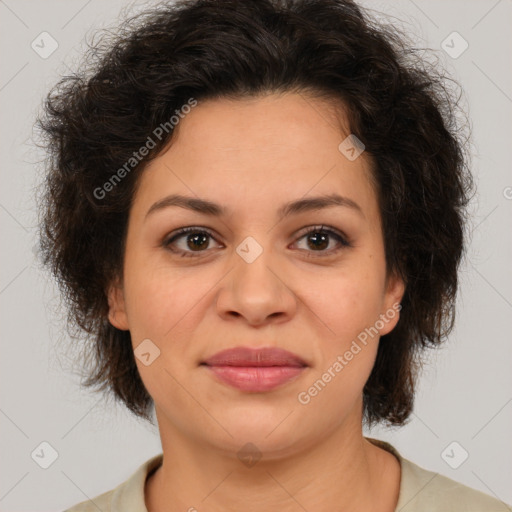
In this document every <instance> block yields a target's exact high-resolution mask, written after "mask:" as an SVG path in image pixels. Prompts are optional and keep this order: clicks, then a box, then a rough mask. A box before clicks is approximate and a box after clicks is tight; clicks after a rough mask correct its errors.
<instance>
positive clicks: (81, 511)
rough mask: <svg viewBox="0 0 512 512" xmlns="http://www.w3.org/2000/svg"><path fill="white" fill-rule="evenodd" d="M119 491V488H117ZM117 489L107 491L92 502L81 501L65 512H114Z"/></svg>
mask: <svg viewBox="0 0 512 512" xmlns="http://www.w3.org/2000/svg"><path fill="white" fill-rule="evenodd" d="M116 489H117V487H116ZM116 489H112V490H111V491H107V492H105V493H103V494H100V495H99V496H96V497H95V498H93V499H92V500H86V501H81V502H80V503H77V504H76V505H73V506H72V507H71V508H67V509H66V510H64V512H98V510H101V511H102V512H111V511H112V506H111V504H112V495H113V494H114V492H115V490H116Z"/></svg>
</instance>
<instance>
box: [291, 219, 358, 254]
mask: <svg viewBox="0 0 512 512" xmlns="http://www.w3.org/2000/svg"><path fill="white" fill-rule="evenodd" d="M302 239H305V240H306V244H307V247H309V248H312V249H313V250H312V251H308V250H307V249H306V251H307V252H309V253H315V252H317V253H320V254H308V255H307V256H308V257H317V256H326V255H331V254H333V253H336V252H338V251H339V250H340V249H342V248H343V247H351V245H350V243H349V242H348V240H347V238H346V237H345V236H344V235H342V234H341V233H339V232H338V231H334V230H332V229H328V228H326V227H324V226H314V227H313V228H309V230H308V231H306V232H305V234H303V236H301V237H300V238H299V241H300V240H302ZM333 239H334V240H335V241H336V242H337V243H338V247H334V248H331V249H329V250H325V249H326V248H327V247H329V245H330V241H331V240H333ZM297 243H298V242H297Z"/></svg>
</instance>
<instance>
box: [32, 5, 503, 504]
mask: <svg viewBox="0 0 512 512" xmlns="http://www.w3.org/2000/svg"><path fill="white" fill-rule="evenodd" d="M411 55H413V53H412V52H411V51H410V49H408V48H407V47H405V46H404V45H403V39H401V38H400V37H399V36H398V35H396V33H395V32H393V31H391V30H390V29H387V30H386V29H384V28H382V27H377V26H375V25H373V24H372V22H371V21H370V19H369V18H368V17H367V16H366V15H365V13H364V12H363V11H362V10H361V9H360V8H359V7H358V6H357V5H356V4H354V3H353V2H352V1H349V0H343V1H339V0H338V1H337V0H321V1H314V2H313V1H307V0H302V1H301V0H297V1H292V0H283V1H278V0H275V1H270V0H265V1H264V0H258V1H252V2H237V1H234V0H228V1H222V2H214V1H212V0H201V1H192V2H190V1H181V2H179V3H173V4H169V5H166V4H161V5H160V7H159V8H158V9H154V10H153V11H151V12H148V13H145V14H143V15H141V16H140V17H139V18H138V19H136V20H131V21H130V22H129V23H126V25H124V26H123V30H121V32H120V34H119V36H118V37H117V38H116V39H115V40H113V41H111V42H110V44H109V45H108V47H106V49H105V48H104V50H103V52H100V51H99V49H98V48H97V49H93V50H92V53H91V56H92V57H96V56H98V60H97V61H95V62H94V64H93V66H92V69H91V71H90V72H84V73H83V74H81V75H77V76H76V77H68V78H65V79H63V80H62V81H61V82H60V83H59V84H58V86H57V87H56V88H55V89H54V90H53V91H52V93H50V95H49V97H48V101H47V104H46V116H45V117H44V118H42V119H41V127H42V129H43V130H44V133H45V134H46V135H47V137H48V139H47V142H48V151H49V155H50V165H49V170H48V177H47V181H46V188H45V209H44V216H43V230H42V231H43V237H42V249H43V253H44V256H45V261H46V263H47V264H48V265H49V266H50V267H51V268H52V270H53V272H54V273H55V275H56V277H57V279H58V280H59V283H60V284H61V286H62V288H63V291H64V293H65V294H66V297H67V298H68V299H69V307H70V311H71V313H72V316H73V318H74V321H75V323H76V325H78V326H79V327H80V328H81V329H83V330H84V331H85V332H86V333H88V334H89V335H90V339H91V341H92V342H93V345H92V347H93V350H94V354H95V367H94V368H93V369H92V371H91V374H90V378H89V379H88V381H87V383H86V384H87V385H99V386H100V389H104V390H109V391H111V392H112V393H114V395H115V396H116V397H117V398H118V399H120V400H121V401H122V402H123V403H124V404H125V405H126V406H127V407H128V408H129V409H130V410H131V411H132V412H133V413H134V414H136V415H138V416H140V417H143V418H145V419H147V420H149V421H150V420H151V413H152V410H153V409H152V407H153V405H154V411H155V414H156V418H157V421H158V428H159V431H160V437H161V441H162V451H163V454H161V455H159V456H157V457H154V458H152V459H151V460H149V461H147V462H146V463H145V464H144V465H143V466H141V467H140V468H139V469H138V470H137V471H136V472H135V473H134V474H133V476H132V477H131V478H130V479H129V480H128V481H126V482H124V483H122V484H120V485H119V486H118V487H117V488H116V489H114V490H112V491H109V492H107V493H105V494H103V495H101V496H99V497H96V498H94V499H93V500H90V501H87V502H83V503H81V504H78V505H76V506H74V507H71V508H70V509H69V510H70V511H73V512H75V511H89V510H97V509H98V508H99V509H100V510H102V511H104V512H106V511H112V512H114V511H116V512H117V511H123V512H141V511H149V512H163V511H168V512H174V511H178V510H189V511H192V510H198V511H201V510H209V511H221V510H222V511H228V510H240V509H242V510H250V511H254V512H256V511H267V510H273V509H276V508H279V510H282V511H292V510H300V509H302V510H308V511H324V510H325V511H326V510H340V511H349V510H350V511H367V510H373V511H378V512H391V511H395V510H397V511H398V510H408V511H409V510H411V511H412V510H414V511H427V510H428V511H429V512H432V511H436V510H439V511H446V510H450V511H459V510H460V511H462V510H465V511H466V510H472V511H477V510H478V511H481V510H486V511H494V510H496V511H498V510H504V509H506V508H505V507H506V506H505V505H504V504H503V503H502V502H499V501H497V500H495V499H493V498H491V497H489V496H486V495H485V494H482V493H480V492H478V491H476V490H472V489H470V488H468V487H465V486H463V485H461V484H459V483H457V482H454V481H452V480H450V479H448V478H445V477H443V476H441V475H439V474H435V473H432V472H429V471H427V470H425V469H423V468H420V467H419V466H417V465H415V464H414V463H412V462H410V461H408V460H406V459H404V458H402V457H401V456H400V454H399V453H398V452H397V451H396V450H395V449H394V448H393V447H392V446H391V445H389V444H387V443H383V442H380V441H377V440H374V439H368V438H365V437H364V436H363V434H362V425H363V422H366V424H368V425H373V424H376V423H379V422H383V423H387V424H390V425H402V424H404V422H405V421H406V420H407V418H408V417H409V416H410V414H411V412H412V407H413V398H414V386H415V380H416V369H417V367H418V362H419V356H420V355H421V351H422V349H423V348H424V347H426V346H428V345H430V346H437V345H439V344H440V343H441V342H442V341H443V340H444V338H445V337H446V335H447V334H448V332H449V331H450V329H451V327H452V325H453V306H454V300H455V296H456V291H457V268H458V264H459V261H460V258H461V255H462V253H463V249H464V222H463V221H464V206H465V205H466V204H467V201H468V193H469V190H470V187H471V177H470V174H469V172H468V165H467V160H466V155H465V147H464V145H463V143H462V139H461V138H460V137H459V135H458V133H457V130H456V127H455V121H454V119H455V118H454V116H453V112H452V110H453V106H454V105H453V104H452V100H451V98H450V96H449V94H448V91H447V89H446V88H445V86H444V85H443V81H442V78H443V77H442V76H441V77H440V76H439V75H436V72H435V70H433V69H428V70H427V69H426V67H425V66H424V65H423V63H422V62H421V61H420V60H413V59H412V57H411Z"/></svg>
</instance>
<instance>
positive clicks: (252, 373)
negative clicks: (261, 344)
mask: <svg viewBox="0 0 512 512" xmlns="http://www.w3.org/2000/svg"><path fill="white" fill-rule="evenodd" d="M201 364H202V365H204V366H206V368H207V369H208V370H210V371H211V372H212V373H213V374H214V375H215V376H216V377H217V378H218V379H219V380H220V381H222V382H224V383H226V384H228V385H230V386H232V387H235V388H237V389H240V390H242V391H248V392H264V391H270V390H272V389H275V388H277V387H279V386H282V385H284V384H285V383H287V382H289V381H291V380H292V379H295V378H296V377H298V376H299V375H300V374H301V373H302V372H303V371H304V370H305V369H306V368H307V366H308V365H307V364H306V362H305V361H304V360H303V359H301V358H300V357H299V356H297V355H296V354H293V353H291V352H288V351H287V350H283V349H280V348H273V347H270V348H261V349H252V348H248V347H236V348H232V349H228V350H223V351H221V352H218V353H217V354H214V355H213V356H211V357H210V358H208V359H207V360H206V361H204V362H203V363H201Z"/></svg>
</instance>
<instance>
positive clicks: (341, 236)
mask: <svg viewBox="0 0 512 512" xmlns="http://www.w3.org/2000/svg"><path fill="white" fill-rule="evenodd" d="M319 232H320V233H327V234H328V235H330V236H331V237H333V236H334V238H336V239H337V241H338V243H339V244H340V245H341V246H342V247H337V248H335V249H330V250H328V251H304V250H301V251H300V252H305V253H307V256H308V257H327V256H330V255H332V254H335V253H337V252H338V251H339V250H341V249H342V248H344V247H345V248H346V247H352V243H351V241H350V239H349V237H348V236H347V235H345V233H344V232H343V231H341V230H339V229H336V228H334V227H331V226H326V225H325V224H314V225H310V226H305V227H303V228H301V229H300V230H299V231H297V232H296V233H294V234H293V235H292V236H293V238H294V239H295V243H296V242H298V241H300V240H301V239H302V238H304V236H306V235H308V234H310V233H319ZM187 233H205V234H207V235H208V236H210V237H211V238H212V239H213V240H215V242H217V243H220V242H219V241H218V240H217V237H216V235H215V234H214V232H213V230H211V229H210V228H207V227H204V226H186V227H182V228H179V229H177V230H175V231H173V232H172V233H170V234H169V235H168V236H166V237H165V238H164V239H163V241H162V246H163V247H164V248H165V249H167V250H169V251H171V252H173V253H175V254H179V255H181V256H192V257H194V256H201V254H202V253H207V252H209V250H208V249H207V250H204V251H197V252H196V251H183V250H181V249H178V250H174V249H170V245H171V242H174V241H175V240H176V239H178V238H181V237H182V236H185V235H186V234H187ZM221 245H222V244H221ZM315 252H318V254H315ZM311 253H312V254H311Z"/></svg>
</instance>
